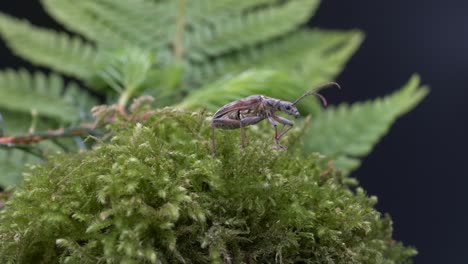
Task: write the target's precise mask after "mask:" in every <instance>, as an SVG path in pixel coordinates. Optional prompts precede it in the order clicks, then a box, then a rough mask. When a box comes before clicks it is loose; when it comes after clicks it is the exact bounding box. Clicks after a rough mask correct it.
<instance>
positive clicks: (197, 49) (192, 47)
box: [186, 0, 319, 56]
mask: <svg viewBox="0 0 468 264" xmlns="http://www.w3.org/2000/svg"><path fill="white" fill-rule="evenodd" d="M318 4H319V1H318V0H297V1H288V2H286V3H285V4H283V5H278V6H268V7H266V8H262V9H259V10H257V11H254V12H248V13H246V14H245V15H243V16H231V17H228V18H222V19H219V20H218V21H216V23H214V24H213V25H212V27H211V28H207V27H202V28H200V30H196V29H195V30H194V32H192V33H189V34H187V37H186V39H187V42H186V49H187V50H189V51H190V53H198V55H200V54H203V55H202V56H216V55H220V54H222V53H225V52H228V51H230V50H234V49H240V48H244V47H248V46H252V45H254V44H259V43H264V42H267V41H269V40H271V39H272V38H275V37H278V36H281V35H284V34H285V33H288V32H291V31H293V30H294V29H295V28H297V26H299V25H300V24H302V23H304V22H306V21H307V20H308V18H309V17H310V15H311V14H312V12H313V10H315V9H316V8H317V7H318Z"/></svg>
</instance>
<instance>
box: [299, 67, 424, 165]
mask: <svg viewBox="0 0 468 264" xmlns="http://www.w3.org/2000/svg"><path fill="white" fill-rule="evenodd" d="M427 93H428V89H427V88H426V87H424V86H423V87H421V86H420V80H419V77H418V76H417V75H415V76H413V77H412V78H411V79H410V81H409V82H408V83H407V84H406V85H405V86H404V87H403V88H402V89H401V90H399V91H397V92H395V93H393V94H392V95H389V96H386V97H383V98H380V99H376V100H373V101H367V102H363V103H356V104H353V105H351V106H350V105H347V104H342V105H340V106H338V107H336V108H333V107H330V108H329V109H327V111H323V112H322V113H321V114H320V115H317V116H315V117H314V120H313V122H312V125H311V127H310V129H309V130H308V132H307V135H308V136H306V140H305V149H306V151H308V152H315V151H317V152H320V153H323V154H326V155H328V156H330V157H333V158H335V159H336V161H335V165H336V166H337V167H339V168H341V169H342V170H343V171H344V172H346V173H348V172H351V171H352V170H354V169H356V168H357V167H358V166H359V164H360V161H359V158H361V157H364V156H365V155H367V154H368V153H369V152H370V151H371V150H372V147H373V146H374V145H375V144H376V143H377V141H378V140H379V139H380V138H381V137H382V136H384V135H385V134H386V132H387V131H388V129H389V128H390V126H391V124H392V123H393V122H394V121H395V120H396V119H397V118H398V117H399V116H401V115H403V114H405V113H406V112H408V111H410V110H411V109H412V108H413V107H415V106H416V105H417V104H418V103H419V102H420V101H421V100H422V99H423V98H424V96H426V94H427ZM346 124H349V125H346Z"/></svg>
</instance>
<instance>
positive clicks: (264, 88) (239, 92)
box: [179, 70, 318, 114]
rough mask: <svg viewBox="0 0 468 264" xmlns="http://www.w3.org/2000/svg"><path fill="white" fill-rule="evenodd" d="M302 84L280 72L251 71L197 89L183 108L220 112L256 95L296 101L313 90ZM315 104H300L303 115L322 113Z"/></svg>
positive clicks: (183, 103)
mask: <svg viewBox="0 0 468 264" xmlns="http://www.w3.org/2000/svg"><path fill="white" fill-rule="evenodd" d="M301 83H302V82H301V81H300V80H297V79H295V78H293V77H291V76H290V75H289V74H287V73H284V72H280V71H275V70H248V71H245V72H243V73H241V74H239V75H236V76H231V77H227V78H225V79H223V80H220V81H218V82H215V83H213V84H210V85H207V86H205V87H202V88H200V89H197V90H196V91H194V92H192V93H190V94H189V95H188V96H187V97H186V98H185V99H184V101H182V103H181V104H180V105H179V106H180V107H183V108H187V109H196V108H206V109H208V110H210V111H216V110H217V109H218V108H220V107H221V106H223V105H225V104H227V103H229V102H232V101H235V100H238V99H241V98H243V97H247V96H250V95H255V94H262V95H266V96H269V97H273V98H278V99H281V100H287V101H294V100H295V99H297V98H298V97H299V96H301V95H302V94H303V93H304V92H306V91H307V90H309V89H310V88H311V86H304V85H302V84H301ZM312 87H313V85H312ZM313 102H314V101H312V100H311V103H307V104H305V103H303V104H301V105H299V108H300V110H301V111H302V113H303V114H305V113H312V112H317V111H318V104H317V103H313Z"/></svg>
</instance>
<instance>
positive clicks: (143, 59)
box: [98, 47, 154, 105]
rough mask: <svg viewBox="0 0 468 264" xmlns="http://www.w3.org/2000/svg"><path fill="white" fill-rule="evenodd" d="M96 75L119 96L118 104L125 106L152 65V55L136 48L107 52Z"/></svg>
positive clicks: (139, 86)
mask: <svg viewBox="0 0 468 264" xmlns="http://www.w3.org/2000/svg"><path fill="white" fill-rule="evenodd" d="M103 57H105V59H103V61H104V62H103V63H102V66H100V68H101V69H99V70H98V75H99V77H100V78H102V80H103V81H104V82H105V83H107V84H108V85H109V86H110V87H111V88H112V89H114V90H115V91H116V92H118V93H119V94H121V100H120V101H119V103H120V104H121V105H125V104H126V103H127V101H128V99H129V98H130V97H132V96H134V95H135V93H136V92H137V90H138V89H139V88H141V86H142V84H143V83H144V81H145V80H146V78H147V74H148V71H149V70H150V68H151V66H152V65H153V58H154V56H153V54H152V53H151V52H149V51H147V50H142V49H140V48H137V47H127V48H125V49H118V50H115V51H113V52H112V51H111V52H107V53H106V54H105V55H104V56H103Z"/></svg>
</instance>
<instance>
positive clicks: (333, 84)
mask: <svg viewBox="0 0 468 264" xmlns="http://www.w3.org/2000/svg"><path fill="white" fill-rule="evenodd" d="M330 86H336V87H338V89H341V87H340V85H339V84H338V83H336V82H329V83H325V84H322V85H320V86H318V87H315V88H312V89H311V90H310V91H308V92H307V93H305V94H303V95H302V96H301V97H299V98H297V99H296V101H294V102H293V105H296V104H297V103H299V101H301V100H302V98H304V97H306V96H309V95H315V96H317V97H318V98H320V100H321V101H322V103H323V106H327V100H326V99H325V97H323V96H322V95H321V94H319V93H317V91H318V90H321V89H323V88H326V87H330Z"/></svg>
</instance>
